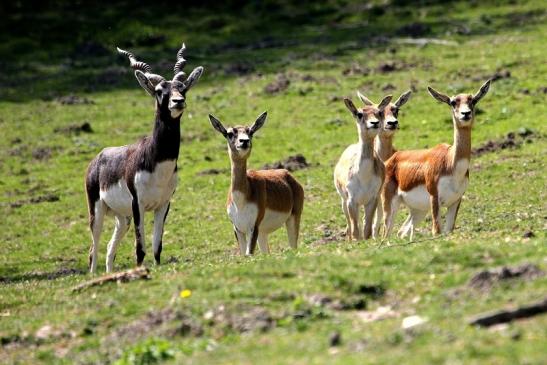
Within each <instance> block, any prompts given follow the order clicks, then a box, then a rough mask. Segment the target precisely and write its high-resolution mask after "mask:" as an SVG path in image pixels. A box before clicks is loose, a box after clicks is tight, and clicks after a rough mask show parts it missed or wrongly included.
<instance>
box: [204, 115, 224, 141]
mask: <svg viewBox="0 0 547 365" xmlns="http://www.w3.org/2000/svg"><path fill="white" fill-rule="evenodd" d="M209 121H210V122H211V125H212V126H213V128H215V129H216V130H217V131H218V132H219V133H220V134H222V135H223V136H224V137H226V136H227V135H228V132H226V128H224V126H223V125H222V123H221V122H220V120H218V119H217V118H215V117H214V116H213V115H211V114H209Z"/></svg>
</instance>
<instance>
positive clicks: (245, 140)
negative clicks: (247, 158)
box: [239, 139, 249, 148]
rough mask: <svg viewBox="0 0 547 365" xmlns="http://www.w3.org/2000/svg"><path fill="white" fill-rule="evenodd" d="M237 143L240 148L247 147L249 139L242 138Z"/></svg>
mask: <svg viewBox="0 0 547 365" xmlns="http://www.w3.org/2000/svg"><path fill="white" fill-rule="evenodd" d="M239 144H240V146H241V147H242V148H247V147H249V140H248V139H242V140H241V141H239Z"/></svg>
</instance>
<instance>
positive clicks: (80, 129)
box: [53, 122, 93, 135]
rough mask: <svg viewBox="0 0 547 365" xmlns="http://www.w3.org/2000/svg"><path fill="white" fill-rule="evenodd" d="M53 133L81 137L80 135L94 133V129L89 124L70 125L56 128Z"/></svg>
mask: <svg viewBox="0 0 547 365" xmlns="http://www.w3.org/2000/svg"><path fill="white" fill-rule="evenodd" d="M53 131H54V132H55V133H62V134H75V135H79V134H80V133H93V129H92V128H91V124H90V123H89V122H83V123H74V124H69V125H67V126H64V127H59V128H55V129H54V130H53Z"/></svg>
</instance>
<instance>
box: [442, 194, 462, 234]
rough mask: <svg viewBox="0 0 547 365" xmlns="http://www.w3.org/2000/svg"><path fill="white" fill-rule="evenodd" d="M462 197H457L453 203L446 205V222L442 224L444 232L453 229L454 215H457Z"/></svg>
mask: <svg viewBox="0 0 547 365" xmlns="http://www.w3.org/2000/svg"><path fill="white" fill-rule="evenodd" d="M461 202H462V199H461V198H460V199H458V201H456V202H455V203H454V204H452V205H451V206H449V207H448V211H447V212H446V222H445V226H444V232H445V233H450V232H452V231H453V230H454V225H455V224H456V217H457V216H458V211H459V209H460V204H461Z"/></svg>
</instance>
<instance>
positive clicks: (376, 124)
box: [370, 121, 380, 127]
mask: <svg viewBox="0 0 547 365" xmlns="http://www.w3.org/2000/svg"><path fill="white" fill-rule="evenodd" d="M370 124H372V125H373V126H374V127H377V126H378V124H380V122H378V121H377V122H370Z"/></svg>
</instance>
